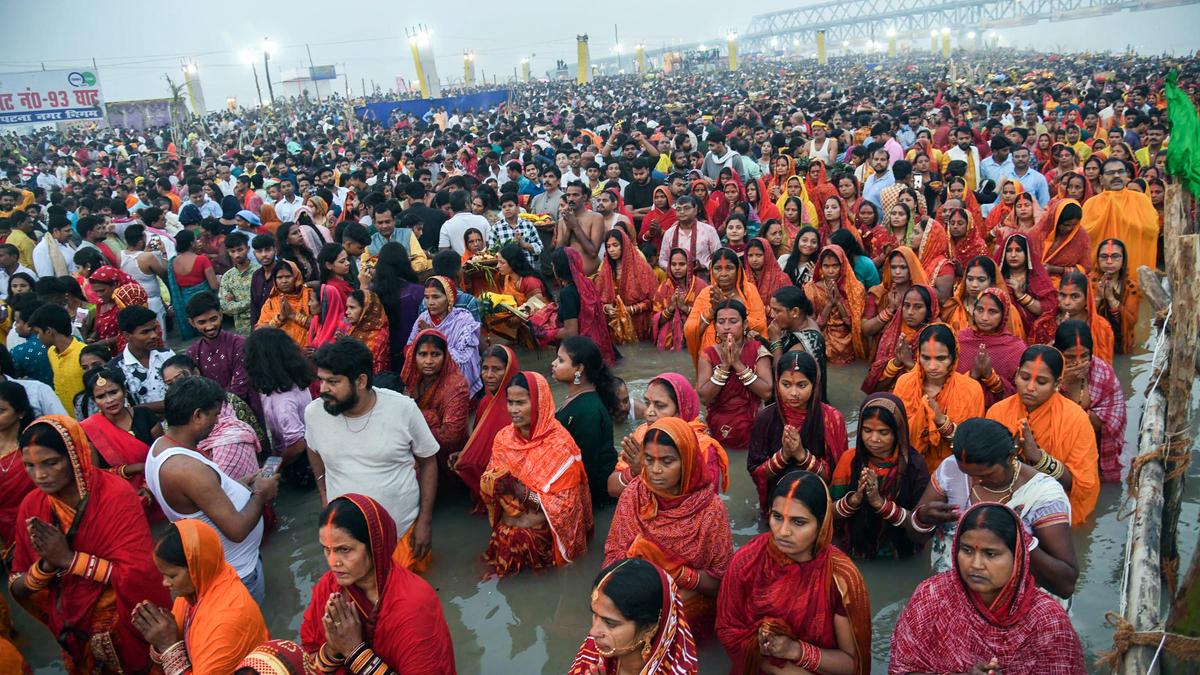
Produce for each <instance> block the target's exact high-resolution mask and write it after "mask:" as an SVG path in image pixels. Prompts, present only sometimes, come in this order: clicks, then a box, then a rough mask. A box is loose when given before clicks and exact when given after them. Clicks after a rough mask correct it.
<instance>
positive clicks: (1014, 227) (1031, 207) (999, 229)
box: [987, 192, 1041, 242]
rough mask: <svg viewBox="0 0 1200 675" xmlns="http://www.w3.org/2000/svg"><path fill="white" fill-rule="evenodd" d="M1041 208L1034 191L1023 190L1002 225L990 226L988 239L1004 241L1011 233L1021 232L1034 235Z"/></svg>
mask: <svg viewBox="0 0 1200 675" xmlns="http://www.w3.org/2000/svg"><path fill="white" fill-rule="evenodd" d="M1040 218H1041V209H1039V208H1038V203H1037V200H1036V199H1034V197H1033V193H1030V192H1022V193H1020V194H1018V195H1017V197H1016V199H1014V200H1013V205H1012V209H1011V210H1010V211H1009V212H1008V215H1007V216H1005V218H1004V220H1003V221H1002V222H1001V223H1000V225H998V226H996V227H993V228H990V229H989V230H988V232H987V236H988V241H993V242H999V241H1004V240H1005V239H1007V238H1008V237H1009V235H1012V234H1016V233H1021V234H1029V235H1033V234H1035V233H1037V232H1038V222H1039V219H1040Z"/></svg>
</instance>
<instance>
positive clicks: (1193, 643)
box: [1096, 612, 1200, 671]
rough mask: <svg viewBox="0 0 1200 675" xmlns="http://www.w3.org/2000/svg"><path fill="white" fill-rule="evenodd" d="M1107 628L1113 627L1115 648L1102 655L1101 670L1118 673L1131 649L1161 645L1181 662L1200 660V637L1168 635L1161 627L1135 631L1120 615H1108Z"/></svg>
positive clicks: (1100, 656) (1099, 665)
mask: <svg viewBox="0 0 1200 675" xmlns="http://www.w3.org/2000/svg"><path fill="white" fill-rule="evenodd" d="M1104 625H1105V626H1108V627H1109V628H1113V648H1112V649H1111V650H1109V651H1105V652H1101V653H1100V654H1099V658H1098V659H1096V667H1097V668H1101V667H1103V668H1108V669H1109V670H1113V671H1115V670H1116V669H1117V667H1118V666H1120V665H1121V658H1122V657H1124V656H1125V652H1127V651H1129V649H1130V648H1131V647H1154V646H1158V647H1159V649H1160V650H1165V651H1166V652H1167V653H1168V654H1170V655H1171V656H1174V657H1175V658H1177V659H1179V660H1180V661H1200V637H1188V636H1187V635H1180V634H1178V633H1168V632H1166V631H1165V630H1163V629H1161V628H1156V629H1155V630H1146V631H1135V630H1134V629H1133V624H1131V623H1129V622H1128V621H1126V620H1125V617H1123V616H1121V615H1120V614H1117V613H1116V612H1105V613H1104Z"/></svg>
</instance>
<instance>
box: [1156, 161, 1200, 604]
mask: <svg viewBox="0 0 1200 675" xmlns="http://www.w3.org/2000/svg"><path fill="white" fill-rule="evenodd" d="M1165 199H1166V204H1165V209H1164V211H1165V213H1164V218H1163V226H1164V230H1165V231H1164V233H1163V234H1164V236H1163V245H1164V256H1163V257H1164V258H1165V259H1166V264H1167V278H1168V279H1169V280H1171V296H1172V308H1171V314H1170V320H1169V321H1168V325H1167V332H1168V334H1169V335H1170V336H1171V338H1172V339H1171V342H1170V347H1171V355H1170V362H1169V363H1170V367H1169V369H1168V370H1167V378H1166V381H1167V401H1168V404H1167V419H1166V438H1167V441H1168V442H1167V445H1166V449H1165V450H1164V454H1163V458H1164V470H1165V472H1166V475H1167V479H1166V483H1165V484H1164V485H1163V500H1164V510H1163V532H1162V535H1163V539H1162V559H1163V565H1164V568H1165V569H1164V571H1167V572H1168V575H1167V581H1168V584H1169V585H1170V586H1171V589H1170V590H1171V591H1172V592H1174V590H1175V589H1174V586H1175V585H1176V583H1177V581H1178V576H1179V542H1178V541H1177V538H1178V529H1179V513H1180V509H1181V508H1182V504H1183V482H1184V476H1185V474H1186V471H1183V470H1176V468H1177V467H1179V466H1181V465H1182V463H1183V462H1185V461H1186V460H1187V459H1188V455H1189V453H1190V452H1191V442H1190V439H1188V438H1186V436H1187V435H1188V432H1189V431H1190V427H1189V425H1188V417H1189V413H1190V407H1191V400H1192V382H1193V381H1194V379H1195V378H1194V376H1195V373H1196V339H1195V338H1196V335H1197V326H1200V324H1198V323H1197V316H1198V313H1200V286H1198V285H1197V284H1195V283H1186V284H1185V283H1183V280H1185V279H1187V280H1194V279H1195V278H1196V273H1197V258H1198V257H1200V254H1198V253H1197V246H1198V245H1200V236H1198V235H1196V234H1192V233H1191V232H1192V230H1191V228H1189V224H1188V218H1187V211H1188V209H1187V206H1188V205H1189V203H1190V202H1191V201H1192V200H1191V198H1190V196H1188V195H1187V193H1185V192H1184V190H1183V187H1182V186H1181V185H1179V184H1178V183H1172V184H1170V185H1168V186H1167V191H1166V195H1165ZM1172 474H1174V475H1172Z"/></svg>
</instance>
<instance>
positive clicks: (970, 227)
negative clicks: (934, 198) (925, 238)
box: [942, 208, 988, 275]
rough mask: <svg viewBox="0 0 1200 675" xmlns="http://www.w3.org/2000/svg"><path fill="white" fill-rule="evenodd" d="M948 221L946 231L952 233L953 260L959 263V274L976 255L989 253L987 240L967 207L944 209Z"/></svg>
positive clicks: (945, 218)
mask: <svg viewBox="0 0 1200 675" xmlns="http://www.w3.org/2000/svg"><path fill="white" fill-rule="evenodd" d="M942 218H943V220H944V221H945V223H946V232H947V233H948V234H949V235H950V251H951V260H953V261H954V263H955V264H956V265H957V268H958V270H959V271H960V272H959V274H960V275H961V273H962V272H961V270H965V269H966V268H967V263H968V262H969V261H970V260H971V258H974V257H975V256H980V255H987V254H988V247H987V242H985V241H984V240H983V235H981V234H980V232H979V227H977V226H976V224H975V223H974V222H973V221H972V220H971V213H970V211H967V210H966V209H962V208H953V209H947V210H944V211H942Z"/></svg>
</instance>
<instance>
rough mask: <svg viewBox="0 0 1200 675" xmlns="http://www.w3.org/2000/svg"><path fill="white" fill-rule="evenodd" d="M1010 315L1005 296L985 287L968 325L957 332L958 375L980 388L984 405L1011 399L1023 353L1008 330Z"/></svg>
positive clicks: (1019, 344)
mask: <svg viewBox="0 0 1200 675" xmlns="http://www.w3.org/2000/svg"><path fill="white" fill-rule="evenodd" d="M1013 313H1014V310H1013V308H1012V305H1011V304H1009V302H1008V294H1007V293H1006V292H1005V291H1002V290H1000V289H998V288H985V289H984V290H983V291H981V292H980V293H979V299H978V300H976V301H975V305H974V306H973V308H972V310H971V316H972V320H971V323H970V324H969V325H967V326H966V327H964V328H962V329H960V330H959V331H958V353H959V358H958V364H957V365H956V366H955V367H956V369H957V370H958V372H960V373H967V374H969V375H970V376H971V378H972V379H974V380H975V381H976V382H978V383H979V384H980V386H982V387H983V400H984V404H985V405H988V406H990V405H992V404H993V403H995V402H997V401H999V400H1000V399H1003V398H1006V397H1008V396H1011V395H1012V394H1013V393H1014V392H1015V391H1016V390H1015V389H1014V388H1013V377H1014V376H1015V375H1016V374H1017V367H1018V366H1019V365H1020V362H1021V354H1022V353H1023V352H1024V351H1025V347H1026V346H1027V345H1026V344H1025V341H1024V340H1022V339H1021V338H1019V337H1017V336H1016V335H1013V333H1012V331H1011V330H1009V326H1010V325H1011V324H1012V322H1011V321H1010V318H1009V317H1011V316H1012V315H1013Z"/></svg>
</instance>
